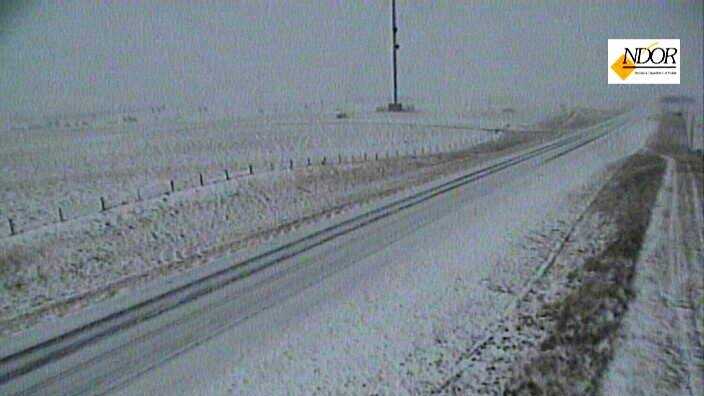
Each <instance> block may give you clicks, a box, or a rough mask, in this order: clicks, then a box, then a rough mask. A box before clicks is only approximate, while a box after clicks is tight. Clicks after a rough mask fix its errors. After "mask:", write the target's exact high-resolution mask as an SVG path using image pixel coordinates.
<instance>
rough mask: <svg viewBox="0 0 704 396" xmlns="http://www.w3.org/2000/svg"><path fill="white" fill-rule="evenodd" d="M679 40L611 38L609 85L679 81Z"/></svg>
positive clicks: (677, 82)
mask: <svg viewBox="0 0 704 396" xmlns="http://www.w3.org/2000/svg"><path fill="white" fill-rule="evenodd" d="M679 83H680V40H674V39H652V40H640V39H638V40H631V39H628V40H612V39H609V84H679Z"/></svg>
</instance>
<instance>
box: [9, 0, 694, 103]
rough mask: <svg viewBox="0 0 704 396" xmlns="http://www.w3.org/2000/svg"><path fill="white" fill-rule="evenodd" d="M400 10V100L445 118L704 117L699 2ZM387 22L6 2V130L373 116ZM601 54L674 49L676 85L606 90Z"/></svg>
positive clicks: (328, 7)
mask: <svg viewBox="0 0 704 396" xmlns="http://www.w3.org/2000/svg"><path fill="white" fill-rule="evenodd" d="M398 3H399V5H398V6H399V29H400V31H399V41H400V44H401V49H400V74H401V77H400V92H401V96H402V99H403V98H407V100H411V101H413V102H416V103H434V104H437V105H438V106H447V107H448V108H453V109H458V108H460V107H462V106H484V105H486V104H487V103H489V102H491V103H497V104H510V105H516V106H521V105H526V104H529V105H541V106H542V105H544V106H557V105H559V104H563V103H564V104H568V105H577V104H584V105H587V104H588V105H593V106H597V107H607V106H615V105H618V104H621V103H625V102H633V101H639V100H643V99H647V98H648V97H651V96H652V95H653V94H661V93H684V94H689V95H692V96H695V97H697V98H698V100H700V101H701V97H702V90H703V88H702V87H703V85H704V81H703V80H702V79H703V77H702V74H703V70H704V67H703V64H702V58H704V55H703V49H702V47H703V43H702V36H703V35H704V31H703V29H704V15H703V14H704V8H703V7H704V5H703V4H702V2H701V1H671V2H670V1H630V2H628V3H625V2H620V1H618V2H600V3H597V2H591V1H590V2H583V1H546V2H530V3H528V2H500V3H499V2H488V1H487V2H474V1H472V2H469V1H466V2H464V1H463V2H459V1H434V2H425V1H403V0H401V1H399V2H398ZM389 13H390V12H389V1H374V2H360V1H344V2H343V1H338V2H333V1H295V2H286V3H283V2H273V1H242V2H237V3H232V2H215V1H209V2H207V3H206V2H197V3H196V2H190V1H180V2H165V1H152V2H137V1H120V2H100V3H99V2H89V1H69V2H61V3H59V2H52V1H28V2H20V1H13V0H10V1H6V2H4V4H2V5H0V64H1V70H0V90H1V92H2V94H1V95H0V115H3V114H4V115H6V116H7V115H16V114H20V115H34V116H37V115H48V114H56V113H85V112H91V111H101V110H115V109H119V108H140V107H145V106H150V105H161V104H164V105H167V106H173V107H196V106H199V105H208V106H213V107H219V108H228V109H234V111H235V112H241V113H247V112H252V111H254V110H255V109H257V108H260V107H268V106H271V105H273V104H279V103H292V104H295V106H298V107H299V108H302V106H303V104H304V103H308V104H317V103H320V101H321V100H322V101H324V102H325V103H330V104H343V103H350V102H353V101H363V102H365V103H369V104H382V103H383V102H387V101H388V100H389V97H390V90H391V87H390V54H389V48H390V37H389V18H390V15H389ZM609 38H679V39H680V40H681V54H682V58H681V59H682V77H681V85H679V86H677V85H670V86H667V85H665V86H653V85H650V86H636V85H607V81H606V70H607V69H606V68H607V60H606V48H607V39H609ZM700 103H701V102H700Z"/></svg>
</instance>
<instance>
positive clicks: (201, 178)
mask: <svg viewBox="0 0 704 396" xmlns="http://www.w3.org/2000/svg"><path fill="white" fill-rule="evenodd" d="M198 179H199V180H200V186H201V187H203V186H204V185H205V183H203V174H202V173H199V174H198Z"/></svg>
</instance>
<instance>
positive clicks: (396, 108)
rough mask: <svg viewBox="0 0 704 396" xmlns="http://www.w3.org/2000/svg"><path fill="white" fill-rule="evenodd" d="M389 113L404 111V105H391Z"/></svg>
mask: <svg viewBox="0 0 704 396" xmlns="http://www.w3.org/2000/svg"><path fill="white" fill-rule="evenodd" d="M388 110H389V111H403V105H402V104H401V103H389V107H388Z"/></svg>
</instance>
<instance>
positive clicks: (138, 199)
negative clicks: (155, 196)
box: [137, 188, 142, 201]
mask: <svg viewBox="0 0 704 396" xmlns="http://www.w3.org/2000/svg"><path fill="white" fill-rule="evenodd" d="M141 200H142V193H141V192H140V191H139V188H137V201H141Z"/></svg>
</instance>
